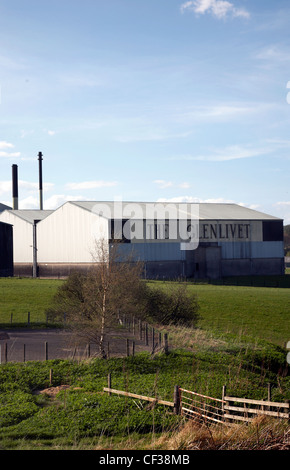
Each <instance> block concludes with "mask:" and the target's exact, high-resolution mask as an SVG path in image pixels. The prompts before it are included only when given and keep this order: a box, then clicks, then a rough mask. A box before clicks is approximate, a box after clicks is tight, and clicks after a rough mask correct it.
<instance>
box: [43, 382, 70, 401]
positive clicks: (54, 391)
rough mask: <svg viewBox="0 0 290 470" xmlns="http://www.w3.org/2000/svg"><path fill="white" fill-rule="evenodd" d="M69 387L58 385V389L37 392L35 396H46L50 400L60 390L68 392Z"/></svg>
mask: <svg viewBox="0 0 290 470" xmlns="http://www.w3.org/2000/svg"><path fill="white" fill-rule="evenodd" d="M69 388H70V385H59V386H58V387H49V388H45V389H44V390H37V392H35V395H48V396H49V397H50V398H53V397H55V396H56V395H57V394H58V393H59V392H61V391H62V390H68V389H69Z"/></svg>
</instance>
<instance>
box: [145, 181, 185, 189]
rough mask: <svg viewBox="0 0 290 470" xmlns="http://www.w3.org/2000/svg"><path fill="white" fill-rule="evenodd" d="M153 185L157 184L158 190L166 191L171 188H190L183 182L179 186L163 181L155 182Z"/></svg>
mask: <svg viewBox="0 0 290 470" xmlns="http://www.w3.org/2000/svg"><path fill="white" fill-rule="evenodd" d="M153 183H155V184H157V185H158V186H159V187H160V189H166V188H171V187H172V186H174V187H176V188H182V189H188V188H190V184H189V183H187V182H183V183H180V184H173V183H172V182H171V181H165V180H155V181H153Z"/></svg>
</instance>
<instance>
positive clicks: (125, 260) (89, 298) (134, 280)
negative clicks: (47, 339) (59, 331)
mask: <svg viewBox="0 0 290 470" xmlns="http://www.w3.org/2000/svg"><path fill="white" fill-rule="evenodd" d="M120 245H121V244H118V243H114V244H111V245H109V244H108V243H107V242H106V241H104V240H101V241H99V242H96V247H95V251H94V253H93V258H94V266H93V267H92V269H91V270H90V271H89V272H88V273H87V274H86V275H84V274H80V273H74V274H73V275H72V276H71V277H70V278H69V279H68V281H67V283H66V284H65V285H64V286H62V288H61V289H60V291H59V292H58V294H57V296H56V299H55V300H56V305H57V309H56V310H55V312H56V311H57V312H58V313H59V312H60V311H61V310H62V311H66V313H67V315H66V319H67V327H69V328H70V329H71V331H72V333H73V334H74V335H75V337H76V339H78V340H82V341H86V342H87V343H92V344H93V343H95V344H98V348H99V353H100V355H101V357H103V358H106V352H105V343H104V341H105V335H106V334H107V333H109V332H110V330H115V329H116V328H118V327H119V326H120V324H119V316H120V313H122V312H124V313H126V314H127V315H130V314H131V315H136V316H141V315H142V311H143V302H142V298H143V296H142V292H143V290H144V287H145V286H144V284H143V282H142V273H143V264H142V263H139V262H136V261H134V260H133V256H132V255H131V256H126V257H122V255H121V250H119V247H120ZM52 311H53V309H52Z"/></svg>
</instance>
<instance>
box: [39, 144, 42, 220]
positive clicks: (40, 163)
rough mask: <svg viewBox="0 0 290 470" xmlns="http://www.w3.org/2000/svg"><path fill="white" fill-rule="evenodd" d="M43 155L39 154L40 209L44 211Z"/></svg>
mask: <svg viewBox="0 0 290 470" xmlns="http://www.w3.org/2000/svg"><path fill="white" fill-rule="evenodd" d="M42 160H43V158H42V153H41V152H39V154H38V161H39V209H40V210H41V211H42V210H43V188H42Z"/></svg>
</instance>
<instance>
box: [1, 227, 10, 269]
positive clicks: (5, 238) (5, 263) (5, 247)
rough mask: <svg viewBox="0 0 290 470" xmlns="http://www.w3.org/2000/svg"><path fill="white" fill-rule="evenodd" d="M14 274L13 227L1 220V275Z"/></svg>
mask: <svg viewBox="0 0 290 470" xmlns="http://www.w3.org/2000/svg"><path fill="white" fill-rule="evenodd" d="M9 276H13V227H12V225H9V224H5V223H3V222H0V277H9Z"/></svg>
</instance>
